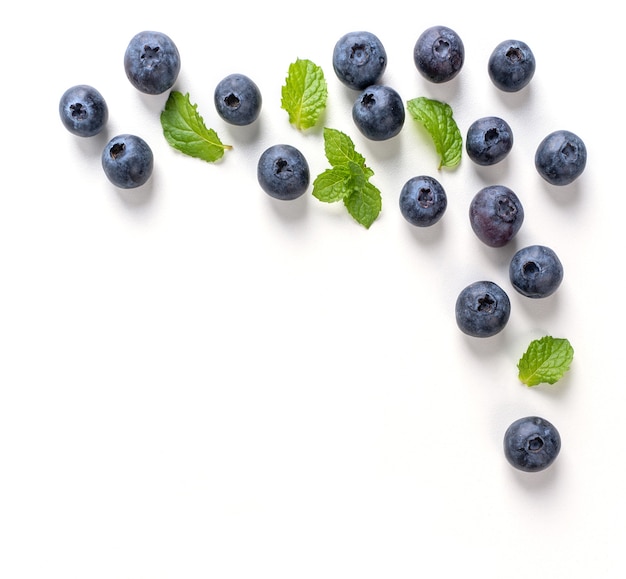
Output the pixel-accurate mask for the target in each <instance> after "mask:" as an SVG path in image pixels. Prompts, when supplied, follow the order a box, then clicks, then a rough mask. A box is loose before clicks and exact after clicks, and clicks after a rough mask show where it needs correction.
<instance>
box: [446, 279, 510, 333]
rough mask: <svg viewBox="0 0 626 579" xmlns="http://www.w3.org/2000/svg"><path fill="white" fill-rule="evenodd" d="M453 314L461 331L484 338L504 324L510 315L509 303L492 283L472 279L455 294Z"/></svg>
mask: <svg viewBox="0 0 626 579" xmlns="http://www.w3.org/2000/svg"><path fill="white" fill-rule="evenodd" d="M455 314H456V323H457V325H458V327H459V329H460V330H461V331H462V332H463V333H464V334H467V335H468V336H473V337H475V338H488V337H490V336H494V335H496V334H497V333H498V332H501V331H502V330H503V329H504V327H505V326H506V324H507V322H508V321H509V317H510V316H511V302H510V300H509V296H508V295H507V294H506V292H505V291H504V290H503V289H502V288H501V287H500V286H499V285H497V284H496V283H494V282H492V281H476V282H474V283H472V284H470V285H468V286H467V287H466V288H464V289H463V290H462V291H461V293H460V294H459V296H458V298H457V300H456V306H455Z"/></svg>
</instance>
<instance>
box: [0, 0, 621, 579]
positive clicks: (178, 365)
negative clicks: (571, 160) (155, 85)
mask: <svg viewBox="0 0 626 579" xmlns="http://www.w3.org/2000/svg"><path fill="white" fill-rule="evenodd" d="M603 4H604V5H606V6H609V4H608V3H603V2H596V3H594V4H593V7H589V8H587V7H584V5H577V6H578V7H576V8H574V7H573V5H572V4H571V3H566V2H536V3H535V2H526V3H523V4H517V5H511V4H510V3H509V4H504V5H498V4H492V5H482V4H476V3H472V2H466V1H463V2H454V1H448V2H446V3H445V8H444V7H443V5H441V4H440V3H436V2H431V3H428V2H420V3H409V4H405V5H400V4H397V3H396V4H393V3H386V4H385V3H373V2H360V3H354V2H345V3H339V2H316V3H313V4H306V3H305V4H302V5H301V6H299V7H297V8H296V7H294V6H295V5H294V4H293V3H292V4H289V3H286V2H282V3H280V2H257V3H252V4H250V5H248V4H246V3H244V4H240V3H234V2H225V3H204V4H202V5H201V4H198V5H197V6H190V5H186V4H184V3H165V2H159V1H155V2H150V3H145V2H130V1H129V2H124V3H122V4H109V5H102V4H100V5H97V6H95V5H94V6H92V5H89V4H80V3H79V4H68V3H61V2H56V1H51V2H48V3H45V4H43V5H41V7H40V8H37V11H33V10H32V9H29V8H28V6H27V5H26V4H23V5H21V6H18V7H17V8H16V7H13V8H12V10H14V11H15V12H14V15H13V17H11V16H10V15H9V17H8V18H5V19H4V22H3V28H5V31H4V33H3V37H4V43H5V51H4V57H5V63H4V67H3V90H2V95H1V97H0V98H1V99H2V103H1V104H2V116H3V127H2V129H3V136H2V141H1V145H0V146H1V147H2V169H3V185H2V190H1V192H0V268H1V269H0V271H1V275H2V279H1V286H0V288H1V289H0V296H1V298H2V311H1V314H0V355H1V358H0V577H2V578H3V579H35V578H37V579H47V578H57V577H58V578H63V579H74V578H76V579H79V578H80V579H100V578H102V579H105V578H106V579H111V578H115V579H143V578H149V579H161V578H163V579H169V578H180V577H184V578H185V579H200V578H205V579H206V578H211V579H244V578H245V579H251V578H259V577H271V578H272V579H287V578H288V579H308V578H311V579H313V578H315V579H320V578H324V579H351V578H355V579H356V578H358V579H369V578H372V579H379V578H383V577H389V578H391V577H393V578H394V579H409V578H416V577H429V578H439V577H460V576H465V575H466V574H469V573H473V572H475V573H477V574H479V575H480V576H481V577H487V578H494V579H495V578H498V579H501V578H505V579H507V578H511V579H515V578H521V577H529V576H533V577H546V578H548V577H550V578H572V577H583V578H588V577H593V578H618V577H624V576H626V563H624V559H623V545H624V538H625V536H626V528H625V527H626V503H625V499H624V488H625V487H626V480H625V476H624V470H623V468H622V465H623V462H624V460H623V457H624V426H623V425H624V418H623V416H624V410H623V408H624V403H625V402H626V393H625V385H624V378H623V369H622V358H623V348H622V343H621V342H622V331H623V328H624V313H623V296H622V294H623V290H622V286H621V285H620V284H622V283H623V281H622V277H621V274H622V270H623V245H624V244H623V240H622V236H623V229H624V227H623V223H624V221H623V220H624V211H625V201H624V191H623V175H622V173H623V160H622V157H623V150H622V149H623V144H622V138H623V132H624V123H623V113H624V107H623V102H622V101H621V99H620V100H618V97H619V96H620V94H621V93H619V92H618V90H617V87H618V84H617V81H618V80H619V76H620V74H621V73H620V71H621V68H622V60H623V56H622V53H623V50H622V48H623V47H622V40H621V38H622V32H623V31H622V30H621V29H620V28H619V27H618V24H619V21H620V18H618V17H617V16H616V14H612V13H611V11H612V9H609V8H603ZM200 6H202V8H200ZM611 6H613V7H616V6H617V5H616V4H611ZM435 24H444V25H447V26H449V27H451V28H453V29H455V30H456V31H457V32H458V33H459V35H460V36H461V37H462V39H463V41H464V44H465V49H466V61H465V66H464V68H463V71H462V72H461V74H460V75H459V76H458V77H457V79H455V80H454V81H452V82H451V83H448V84H447V85H431V84H429V83H428V82H426V81H425V80H423V79H422V78H421V77H420V76H419V74H418V73H417V71H416V69H415V66H414V64H413V55H412V53H413V46H414V44H415V41H416V40H417V37H418V36H419V34H420V33H421V32H422V31H423V30H424V29H425V28H427V27H428V26H431V25H435ZM146 29H152V30H159V31H162V32H165V33H166V34H168V35H169V36H171V38H172V39H173V40H174V41H175V42H176V44H177V46H178V48H179V50H180V53H181V58H182V70H181V74H180V76H179V79H178V82H177V84H176V86H175V88H176V89H177V90H180V91H181V92H184V93H185V92H188V93H190V96H191V100H192V102H195V103H196V104H198V110H199V112H200V113H201V114H202V115H203V117H204V120H205V122H206V124H207V126H209V127H211V128H214V129H215V130H216V131H217V132H218V134H219V135H220V137H221V138H222V140H223V141H224V142H225V143H228V144H231V145H233V147H234V148H233V150H232V151H229V152H227V153H226V155H225V157H224V158H223V160H222V161H220V162H219V163H216V164H213V165H212V164H207V163H204V162H202V161H200V160H197V159H192V158H189V157H185V156H183V155H181V154H180V153H178V152H176V151H174V150H173V149H171V148H170V147H169V145H168V144H167V143H166V142H165V139H164V138H163V135H162V133H161V128H160V123H159V113H160V111H161V109H162V107H163V104H164V102H165V99H166V96H167V95H161V96H156V97H149V96H146V95H142V94H140V93H138V92H137V91H136V90H135V89H134V88H133V87H132V86H131V85H130V83H129V82H128V80H127V79H126V76H125V73H124V70H123V64H122V59H123V54H124V50H125V48H126V45H127V44H128V41H129V40H130V38H131V37H132V36H133V35H134V34H135V33H137V32H139V31H141V30H146ZM359 29H362V30H369V31H371V32H374V33H375V34H376V35H377V36H379V38H380V39H381V41H382V42H383V44H384V45H385V47H386V49H387V55H388V66H387V70H386V72H385V75H384V78H383V81H384V82H385V83H387V84H390V85H392V86H393V87H394V88H396V90H398V92H399V93H400V94H401V96H402V97H403V99H404V100H405V101H406V100H409V99H411V98H414V97H417V96H428V97H431V98H436V99H440V100H443V101H446V102H448V103H449V104H450V105H451V106H452V107H453V110H454V113H455V119H456V120H457V123H458V124H459V127H460V128H461V131H462V133H463V134H464V135H465V132H466V131H467V128H468V127H469V125H470V123H471V122H472V121H474V120H475V119H477V118H479V117H481V116H486V115H491V114H493V115H498V116H501V117H503V118H504V119H506V120H507V122H509V124H510V125H511V127H512V129H513V132H514V135H515V145H514V148H513V151H512V152H511V154H510V156H509V158H507V160H505V161H504V162H503V163H502V164H501V165H499V166H494V167H489V168H480V167H478V166H476V165H473V164H472V162H471V161H470V160H469V158H468V157H467V155H465V153H464V157H463V160H462V163H461V165H460V167H459V168H458V169H456V170H454V171H449V170H443V171H438V169H437V162H438V159H437V157H436V154H435V152H434V147H433V145H432V142H429V141H428V139H427V138H426V134H425V133H424V131H422V130H420V128H419V127H418V125H417V124H416V123H415V121H413V120H412V119H411V118H410V116H408V115H407V120H406V123H405V126H404V129H403V131H402V132H401V134H400V135H399V136H398V137H396V138H395V139H393V140H392V141H388V142H381V143H375V142H367V141H366V140H365V139H364V138H362V137H360V134H359V133H358V131H357V130H356V128H355V127H354V125H353V123H352V119H351V112H350V111H351V105H352V101H353V100H354V98H355V95H356V93H353V92H351V91H350V90H348V89H346V88H345V87H343V86H342V85H340V83H339V81H338V80H337V79H336V77H335V76H334V73H333V70H332V60H331V58H332V49H333V46H334V43H335V41H336V40H337V39H338V38H339V37H340V36H341V35H342V34H344V33H346V32H349V31H352V30H359ZM506 38H518V39H520V40H524V41H525V42H527V43H528V44H529V45H530V46H531V48H532V49H533V52H534V53H535V56H536V59H537V71H536V74H535V77H534V79H533V80H532V83H531V85H530V86H529V87H528V88H527V89H525V90H524V91H522V92H521V93H517V94H505V93H500V92H498V91H497V89H496V88H495V87H494V86H493V85H492V84H491V82H490V80H489V78H488V75H487V72H486V64H487V60H488V57H489V54H490V53H491V51H492V49H493V48H494V47H495V46H496V44H498V43H499V42H500V41H501V40H504V39H506ZM296 58H308V59H311V60H313V61H314V62H316V63H317V64H318V65H320V66H321V67H322V68H323V70H324V72H325V75H326V79H327V81H328V89H329V98H328V106H327V110H326V114H325V116H324V118H323V120H322V122H321V124H320V126H319V127H317V128H315V129H312V130H310V131H307V132H306V133H301V132H298V131H297V130H296V129H294V128H293V127H292V126H291V125H290V124H289V122H288V118H287V113H286V112H285V111H283V110H282V109H281V108H280V91H281V86H282V84H283V82H284V78H285V76H286V72H287V69H288V66H289V64H290V63H291V62H293V61H294V60H295V59H296ZM232 72H241V73H244V74H247V75H249V76H250V77H251V78H253V79H254V80H255V81H256V82H257V84H258V85H259V87H260V89H261V91H262V93H263V111H262V114H261V118H260V119H259V121H258V122H257V123H255V125H254V126H252V127H245V128H242V127H231V126H228V125H226V124H225V123H224V122H223V121H221V119H219V117H218V116H217V113H216V112H215V109H214V106H213V101H212V99H213V90H214V87H215V85H216V84H217V83H218V82H219V80H221V79H222V78H223V77H224V76H226V75H227V74H229V73H232ZM79 83H86V84H91V85H93V86H94V87H96V88H98V90H100V92H102V94H103V95H104V96H105V99H106V100H107V102H108V105H109V110H110V120H109V124H108V127H107V129H106V132H105V133H103V134H102V135H100V136H97V137H94V138H91V139H80V138H78V137H74V136H73V135H71V134H70V133H68V132H67V131H66V130H65V129H64V128H63V126H62V125H61V122H60V120H59V117H58V101H59V98H60V96H61V94H62V93H63V92H64V91H65V89H66V88H68V87H69V86H72V85H74V84H79ZM322 126H329V127H332V128H336V129H339V130H342V131H344V132H346V133H347V134H349V135H350V136H351V137H352V138H353V140H354V142H355V145H356V148H357V150H358V151H359V152H361V153H362V154H363V155H364V156H365V157H366V159H367V161H368V164H369V165H370V166H371V167H372V169H373V170H374V172H375V176H374V177H373V178H372V182H373V183H374V184H375V185H376V186H377V187H378V188H379V189H380V190H381V192H382V195H383V210H382V213H381V215H380V217H379V219H378V220H377V221H376V222H375V223H374V224H373V225H372V227H371V228H370V229H369V230H366V229H365V228H363V227H362V226H360V225H358V224H357V223H356V222H355V221H353V220H352V218H351V217H349V215H348V214H347V212H346V211H345V209H344V208H343V206H341V205H339V204H337V205H327V204H323V203H321V202H319V201H317V200H316V199H315V198H314V197H312V195H311V194H310V191H309V192H307V194H306V195H305V196H303V197H302V198H300V199H298V200H296V201H293V202H279V201H276V200H273V199H271V198H270V197H269V196H267V195H266V194H265V193H263V192H262V190H261V189H260V187H259V186H258V183H257V181H256V161H257V159H258V157H259V155H260V154H261V152H262V151H263V150H264V149H265V148H266V147H268V146H270V145H272V144H275V143H278V142H286V143H290V144H292V145H294V146H296V147H298V148H299V149H300V150H301V151H302V152H303V153H304V154H305V156H306V157H307V159H308V161H309V165H310V167H311V172H312V174H313V176H315V175H317V174H318V173H320V172H321V171H323V170H324V169H325V168H326V167H327V166H328V165H327V161H326V159H325V157H324V153H323V138H322V134H321V129H322ZM561 128H565V129H569V130H571V131H573V132H575V133H577V134H579V135H580V136H581V137H582V138H583V140H584V141H585V142H586V145H587V148H588V153H589V159H588V165H587V169H586V171H585V173H584V175H583V176H582V177H581V178H580V179H579V180H578V181H577V182H576V183H575V184H573V185H571V186H567V187H564V188H555V187H551V186H549V185H547V184H546V183H545V182H543V181H542V180H541V178H540V177H539V176H538V174H537V173H536V171H535V169H534V152H535V149H536V146H537V145H538V143H539V141H540V140H541V139H542V138H543V137H544V136H545V135H547V134H548V133H549V132H551V131H553V130H555V129H561ZM122 132H130V133H136V134H138V135H140V136H142V137H143V138H145V139H146V140H147V141H148V142H149V144H150V145H151V147H152V149H153V151H154V155H155V170H154V174H153V177H152V179H151V181H150V182H149V184H148V185H146V186H145V187H143V188H141V189H139V190H134V191H126V192H124V191H121V190H117V189H116V188H115V187H113V186H112V185H110V184H109V183H108V181H107V180H106V178H105V177H104V174H103V172H102V170H101V166H100V152H101V150H102V148H103V146H104V144H105V143H106V141H107V140H108V138H111V137H112V136H114V135H115V134H117V133H122ZM419 174H429V175H432V176H435V177H436V178H438V179H439V180H440V181H441V183H442V185H443V186H444V188H445V189H446V192H447V194H448V200H449V204H448V210H447V212H446V214H445V215H444V217H443V219H442V221H441V222H439V224H437V225H436V226H434V227H432V228H429V229H419V230H418V229H416V228H413V227H411V226H410V225H409V224H408V223H407V222H406V221H404V219H403V217H402V216H401V214H400V212H399V209H398V196H399V192H400V189H401V187H402V185H403V184H404V183H405V182H406V181H407V180H408V179H409V178H410V177H412V176H415V175H419ZM495 183H500V184H505V185H507V186H509V187H511V188H512V189H513V190H514V191H515V192H516V193H517V194H518V196H519V197H520V198H521V200H522V203H523V205H524V209H525V213H526V219H525V222H524V225H523V227H522V229H521V231H520V233H519V234H518V236H517V238H516V240H515V242H514V243H512V244H511V245H510V246H508V247H506V248H501V249H491V248H488V247H487V246H484V245H482V244H481V243H480V242H479V241H478V239H477V238H476V237H475V236H474V234H473V232H472V231H471V228H470V226H469V221H468V218H467V211H468V204H469V202H470V200H471V198H472V197H473V195H474V194H475V193H476V192H477V191H478V190H479V189H480V188H481V187H484V186H485V185H488V184H495ZM531 243H542V244H545V245H549V246H551V247H552V248H553V249H554V250H555V251H556V252H557V253H558V255H559V256H560V258H561V260H562V262H563V265H564V269H565V278H564V281H563V284H562V286H561V287H560V288H559V290H558V292H557V294H555V295H554V296H552V297H550V298H547V299H545V300H528V299H526V298H523V297H522V296H520V295H519V294H516V292H515V291H514V290H513V289H512V287H511V286H510V284H509V281H508V269H507V268H508V260H509V259H510V257H511V255H512V254H513V252H514V251H515V250H516V249H518V248H519V247H522V246H523V245H527V244H531ZM477 279H491V280H493V281H495V282H497V283H499V284H500V285H502V287H503V288H504V289H505V290H506V291H507V292H508V293H509V296H510V298H511V301H512V314H511V318H510V321H509V324H508V325H507V327H506V329H505V330H504V331H503V332H502V333H501V334H499V335H498V336H496V337H494V338H489V339H485V340H480V339H474V338H468V337H467V336H465V335H463V334H462V333H461V332H460V331H459V330H458V328H457V327H456V323H455V320H454V302H455V300H456V296H457V295H458V292H459V291H460V290H461V289H462V288H463V287H464V286H465V285H467V284H468V283H470V282H473V281H475V280H477ZM546 334H551V335H554V336H558V337H567V338H568V339H569V340H570V342H571V343H572V345H573V346H574V348H575V358H574V363H573V365H572V368H571V370H570V372H569V373H568V374H567V375H566V377H565V378H564V379H563V380H561V381H560V382H559V383H558V384H556V385H554V386H546V385H543V386H539V387H536V388H533V389H530V388H527V387H525V386H523V385H522V384H521V383H520V382H519V380H518V378H517V368H516V364H517V361H518V359H519V357H520V356H521V354H522V353H523V351H524V350H525V349H526V346H527V345H528V343H529V342H530V341H531V340H532V339H534V338H537V337H540V336H542V335H546ZM529 414H538V415H540V416H543V417H545V418H547V419H548V420H550V421H552V422H553V423H554V424H555V425H556V426H557V428H558V429H559V431H560V433H561V436H562V443H563V446H562V451H561V454H560V456H559V458H558V460H557V462H556V463H555V464H554V465H553V466H552V467H551V468H550V469H548V470H547V471H544V472H542V473H537V474H530V475H529V474H526V473H521V472H518V471H515V470H514V469H513V468H512V467H511V466H510V465H509V464H508V463H507V462H506V460H505V458H504V455H503V452H502V437H503V434H504V431H505V429H506V428H507V426H508V425H509V424H510V423H511V422H512V421H513V420H515V419H517V418H519V417H521V416H525V415H529Z"/></svg>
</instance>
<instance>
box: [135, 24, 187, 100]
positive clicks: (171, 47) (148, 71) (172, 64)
mask: <svg viewBox="0 0 626 579" xmlns="http://www.w3.org/2000/svg"><path fill="white" fill-rule="evenodd" d="M124 70H125V71H126V76H127V77H128V80H129V81H130V82H131V84H132V85H133V86H134V87H135V88H136V89H137V90H139V91H141V92H142V93H146V94H151V95H157V94H161V93H164V92H165V91H166V90H169V89H170V88H172V86H174V83H175V82H176V79H177V78H178V73H179V72H180V54H179V53H178V48H177V47H176V45H175V44H174V42H173V41H172V39H171V38H170V37H169V36H167V35H166V34H163V33H162V32H154V31H151V30H145V31H143V32H139V33H138V34H136V35H135V36H133V38H132V39H131V41H130V42H129V43H128V47H127V48H126V52H125V54H124Z"/></svg>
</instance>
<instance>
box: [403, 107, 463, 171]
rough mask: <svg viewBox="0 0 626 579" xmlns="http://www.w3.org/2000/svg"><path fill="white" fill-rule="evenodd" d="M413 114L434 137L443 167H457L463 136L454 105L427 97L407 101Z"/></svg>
mask: <svg viewBox="0 0 626 579" xmlns="http://www.w3.org/2000/svg"><path fill="white" fill-rule="evenodd" d="M407 109H408V111H409V113H410V114H411V116H412V117H413V118H414V119H415V120H416V121H418V122H419V123H421V124H422V125H423V126H424V128H425V129H426V131H428V133H429V134H430V136H431V137H432V139H433V141H434V143H435V149H436V150H437V154H438V155H439V159H440V161H439V169H441V167H456V166H457V165H458V164H459V163H460V162H461V153H462V151H463V137H462V136H461V131H460V130H459V127H458V125H457V124H456V121H455V120H454V117H453V115H452V107H450V105H449V104H447V103H442V102H440V101H436V100H433V99H429V98H426V97H418V98H415V99H412V100H410V101H408V102H407Z"/></svg>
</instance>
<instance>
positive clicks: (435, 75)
mask: <svg viewBox="0 0 626 579" xmlns="http://www.w3.org/2000/svg"><path fill="white" fill-rule="evenodd" d="M413 60H414V61H415V66H416V68H417V70H418V71H419V73H420V74H421V75H422V76H423V77H424V78H426V79H427V80H429V81H430V82H434V83H442V82H448V81H450V80H452V79H453V78H454V77H455V76H457V74H459V72H461V69H462V68H463V63H464V62H465V46H464V45H463V41H462V40H461V37H460V36H459V35H458V34H457V33H456V32H455V31H454V30H452V29H451V28H448V27H447V26H431V27H430V28H427V29H426V30H424V32H422V34H420V36H419V38H418V39H417V42H416V43H415V47H414V48H413Z"/></svg>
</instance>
